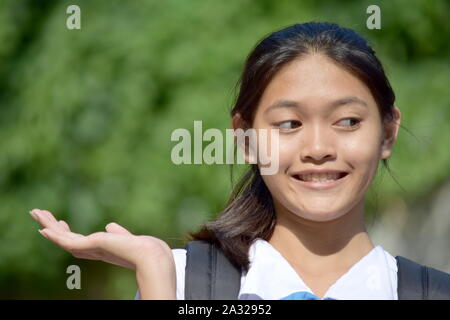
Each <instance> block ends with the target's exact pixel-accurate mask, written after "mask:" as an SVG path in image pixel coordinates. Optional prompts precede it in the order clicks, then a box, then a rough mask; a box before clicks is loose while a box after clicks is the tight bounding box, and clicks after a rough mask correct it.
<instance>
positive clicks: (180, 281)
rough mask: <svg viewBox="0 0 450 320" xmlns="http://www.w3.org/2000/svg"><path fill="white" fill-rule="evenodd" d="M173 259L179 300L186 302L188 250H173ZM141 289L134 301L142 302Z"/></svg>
mask: <svg viewBox="0 0 450 320" xmlns="http://www.w3.org/2000/svg"><path fill="white" fill-rule="evenodd" d="M172 255H173V259H174V261H175V269H176V275H177V300H184V274H185V268H186V249H178V248H177V249H172ZM140 299H141V296H140V294H139V289H138V290H137V292H136V295H135V297H134V300H140Z"/></svg>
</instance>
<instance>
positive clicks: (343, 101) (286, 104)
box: [264, 96, 367, 113]
mask: <svg viewBox="0 0 450 320" xmlns="http://www.w3.org/2000/svg"><path fill="white" fill-rule="evenodd" d="M349 104H357V105H360V106H363V107H367V103H366V102H365V101H364V100H362V99H360V98H358V97H355V96H350V97H344V98H340V99H337V100H335V101H333V102H331V103H329V104H328V107H329V108H336V107H341V106H345V105H349ZM302 106H304V105H303V104H302V103H301V102H297V101H293V100H278V101H276V102H275V103H273V104H272V105H270V106H269V107H268V108H267V109H266V111H265V112H264V113H269V112H270V111H271V110H273V109H278V108H299V107H300V108H301V107H302Z"/></svg>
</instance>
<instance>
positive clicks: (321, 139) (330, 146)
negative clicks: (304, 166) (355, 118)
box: [300, 125, 336, 162]
mask: <svg viewBox="0 0 450 320" xmlns="http://www.w3.org/2000/svg"><path fill="white" fill-rule="evenodd" d="M303 133H304V135H303V140H302V143H301V149H300V158H301V160H302V161H303V162H308V161H309V162H323V161H327V160H333V159H335V158H336V149H335V146H334V138H333V137H332V134H331V133H329V132H327V130H326V129H324V128H321V127H320V126H318V125H316V126H314V127H310V128H305V129H304V131H303Z"/></svg>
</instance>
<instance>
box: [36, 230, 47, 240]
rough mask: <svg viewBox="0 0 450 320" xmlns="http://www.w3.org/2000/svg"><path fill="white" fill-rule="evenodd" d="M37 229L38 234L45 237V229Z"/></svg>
mask: <svg viewBox="0 0 450 320" xmlns="http://www.w3.org/2000/svg"><path fill="white" fill-rule="evenodd" d="M38 231H39V233H40V234H42V235H43V236H44V237H46V238H47V234H46V233H45V231H44V230H43V229H42V230H38Z"/></svg>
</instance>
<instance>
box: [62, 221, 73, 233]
mask: <svg viewBox="0 0 450 320" xmlns="http://www.w3.org/2000/svg"><path fill="white" fill-rule="evenodd" d="M59 223H60V224H61V225H62V226H63V228H64V230H66V231H69V232H71V230H70V227H69V225H68V224H67V223H66V222H65V221H64V220H59Z"/></svg>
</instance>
